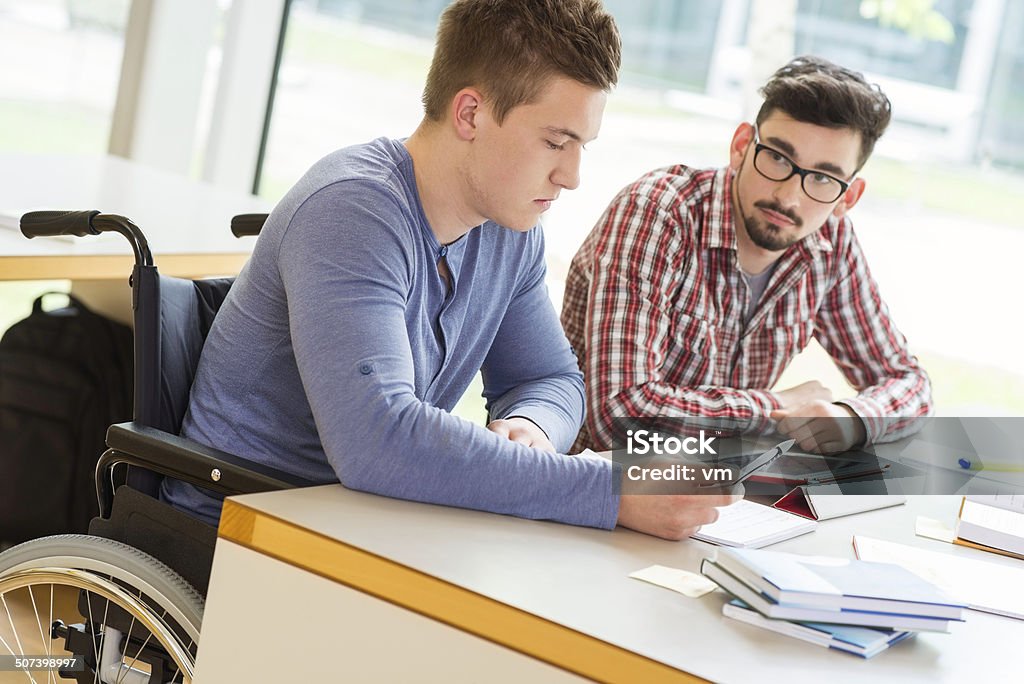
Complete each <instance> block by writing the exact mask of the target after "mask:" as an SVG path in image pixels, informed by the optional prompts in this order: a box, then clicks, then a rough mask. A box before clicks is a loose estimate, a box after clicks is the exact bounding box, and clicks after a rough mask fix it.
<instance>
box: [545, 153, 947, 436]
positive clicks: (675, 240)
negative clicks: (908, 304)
mask: <svg viewBox="0 0 1024 684" xmlns="http://www.w3.org/2000/svg"><path fill="white" fill-rule="evenodd" d="M732 178H733V173H732V171H730V170H729V169H721V170H714V169H710V170H697V169H690V168H687V167H685V166H681V165H680V166H673V167H669V168H666V169H659V170H657V171H653V172H651V173H649V174H647V175H645V176H643V177H642V178H640V180H638V181H637V182H635V183H633V184H632V185H630V186H629V187H627V188H625V189H624V190H623V191H622V192H620V193H619V195H618V196H617V197H616V198H615V200H614V201H613V202H612V204H611V205H610V206H609V207H608V209H607V210H606V211H605V213H604V215H603V216H602V217H601V219H600V221H598V224H597V226H596V227H595V228H594V230H593V231H591V233H590V235H589V236H588V237H587V239H586V240H585V241H584V243H583V246H582V247H581V248H580V250H579V252H577V254H576V256H575V257H574V258H573V261H572V266H571V267H570V269H569V277H568V279H567V281H566V289H565V298H564V305H563V308H562V325H563V327H564V328H565V332H566V335H567V336H568V338H569V342H570V343H571V344H572V345H573V347H574V348H575V350H576V353H577V354H578V355H579V359H580V366H581V368H582V370H583V373H584V375H585V376H586V381H587V404H588V411H587V419H586V422H585V423H584V426H583V431H582V432H581V433H580V437H579V439H578V440H577V443H576V446H577V447H590V448H594V449H607V448H610V447H611V445H612V442H613V423H612V420H613V419H614V418H626V417H646V418H680V419H684V418H694V417H700V418H709V419H726V420H728V421H730V422H731V423H732V424H734V425H736V426H737V427H738V429H742V430H748V429H750V430H755V429H759V428H763V427H766V426H767V425H768V420H767V416H768V413H769V412H770V411H771V410H773V409H775V408H779V407H780V404H779V402H778V400H777V398H776V397H775V395H774V394H773V393H772V392H770V391H768V390H769V389H770V388H771V387H773V386H774V385H775V382H776V381H777V380H778V379H779V376H780V375H781V374H782V372H783V371H784V370H785V368H786V366H788V365H789V363H790V361H791V360H792V359H793V357H794V356H796V355H797V353H799V352H800V351H801V350H802V349H803V348H804V347H805V346H807V343H808V342H809V341H810V339H811V337H814V338H815V339H817V340H818V342H819V343H820V344H821V345H822V347H824V349H825V350H826V351H827V352H828V353H829V355H830V356H831V357H832V358H833V359H834V360H835V362H836V364H837V365H838V367H839V369H840V370H841V371H842V372H843V375H845V376H846V379H847V380H848V381H849V383H850V384H851V385H852V386H853V387H855V388H856V389H857V391H858V394H857V396H856V397H855V398H852V399H847V400H844V401H843V403H844V404H846V405H847V406H849V407H850V408H852V409H853V411H854V412H855V413H856V414H857V415H858V416H860V417H861V419H862V420H863V421H864V426H865V428H866V431H867V438H868V441H869V443H870V442H874V441H884V440H887V439H895V438H896V437H899V436H901V435H902V434H904V433H907V432H911V431H912V430H913V427H912V426H911V425H910V423H911V422H912V420H911V419H912V418H913V417H917V416H926V415H928V414H930V413H931V408H932V405H931V384H930V382H929V380H928V375H927V374H926V373H925V372H924V370H923V369H922V368H921V367H920V366H919V365H918V363H917V359H916V358H914V357H913V356H911V355H910V353H909V352H908V350H907V344H906V339H905V338H904V337H903V335H902V334H901V333H900V332H899V330H897V329H896V326H895V325H893V322H892V320H891V319H890V317H889V311H888V308H887V307H886V305H885V303H884V302H883V301H882V298H881V296H879V294H878V287H877V285H876V284H875V281H874V279H873V278H872V277H871V273H870V271H869V270H868V265H867V262H866V260H865V258H864V254H863V252H862V251H861V247H860V244H859V243H858V241H857V237H856V235H854V232H853V226H852V224H851V223H850V221H849V220H848V219H847V218H845V217H844V218H841V219H836V218H835V217H834V216H830V217H829V220H828V222H826V223H825V224H824V225H823V226H822V227H821V228H820V229H819V230H818V231H816V232H814V233H812V234H810V235H808V236H807V237H805V238H804V239H803V240H801V241H800V242H798V243H797V244H795V245H793V246H792V247H790V248H789V249H787V250H786V252H785V253H784V254H783V255H782V257H781V258H780V259H779V260H778V262H777V266H776V268H775V272H774V273H773V274H772V276H771V279H770V281H769V283H768V286H767V289H766V290H765V292H764V295H763V296H762V298H761V301H760V303H759V304H758V305H757V309H756V310H755V312H754V315H753V317H752V318H751V319H750V321H749V323H744V313H745V312H746V310H747V305H748V299H749V296H750V295H749V291H748V289H747V285H746V283H745V282H744V280H743V277H742V275H741V273H740V270H739V265H738V262H737V255H736V233H735V229H734V227H733V219H732V201H731V199H730V198H731V186H732Z"/></svg>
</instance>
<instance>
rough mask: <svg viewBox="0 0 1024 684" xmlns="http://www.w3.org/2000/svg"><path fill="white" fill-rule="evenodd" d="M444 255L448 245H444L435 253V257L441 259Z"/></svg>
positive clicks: (446, 252)
mask: <svg viewBox="0 0 1024 684" xmlns="http://www.w3.org/2000/svg"><path fill="white" fill-rule="evenodd" d="M446 254H448V245H445V246H444V247H442V248H441V251H440V252H438V253H437V255H438V256H439V257H443V256H445V255H446Z"/></svg>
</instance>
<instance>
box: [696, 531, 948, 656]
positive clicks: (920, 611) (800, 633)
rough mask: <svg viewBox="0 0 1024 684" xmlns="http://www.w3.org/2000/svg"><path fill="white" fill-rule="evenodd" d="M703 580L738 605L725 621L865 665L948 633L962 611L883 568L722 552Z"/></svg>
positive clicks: (899, 571)
mask: <svg viewBox="0 0 1024 684" xmlns="http://www.w3.org/2000/svg"><path fill="white" fill-rule="evenodd" d="M701 572H702V573H703V574H704V575H706V576H707V577H708V578H710V579H712V580H713V581H714V582H716V583H717V584H718V585H719V586H721V587H722V588H723V589H725V590H726V591H728V592H729V593H731V594H732V595H734V596H735V597H736V598H737V599H739V600H740V601H741V602H742V604H740V603H733V604H726V606H725V608H724V610H723V612H724V614H725V615H726V616H728V617H732V618H736V619H742V620H744V621H745V622H749V623H751V624H754V625H757V626H759V627H764V628H766V629H772V630H773V631H777V632H781V633H783V634H787V635H789V636H794V637H798V638H803V639H806V640H808V641H813V642H815V643H819V644H821V645H825V646H831V647H833V648H837V649H839V650H843V651H848V652H851V653H856V654H857V655H861V656H863V657H866V658H869V657H871V656H872V655H875V654H876V653H879V652H880V651H882V650H884V649H885V648H887V647H888V646H890V645H891V644H894V643H896V642H898V641H900V640H902V639H904V638H906V637H907V636H909V634H911V633H914V632H921V631H927V632H948V631H949V626H950V623H951V622H960V621H963V612H964V609H965V608H966V605H965V604H964V603H963V602H961V601H958V600H956V599H954V598H951V597H950V596H948V595H946V594H945V593H943V592H942V591H941V590H940V589H938V588H937V587H935V586H934V585H933V584H931V583H929V582H927V581H925V580H924V579H921V578H920V577H918V576H917V575H915V574H913V573H912V572H910V571H909V570H906V569H904V568H902V567H900V566H898V565H892V564H889V563H872V562H868V561H861V560H848V559H845V558H826V557H819V556H799V555H796V554H791V553H781V552H777V551H763V550H756V549H720V550H719V552H718V556H717V558H716V559H715V560H711V559H708V558H706V559H704V561H703V562H702V564H701ZM836 626H844V627H857V628H867V629H866V630H847V631H844V630H842V629H838V628H837V627H836Z"/></svg>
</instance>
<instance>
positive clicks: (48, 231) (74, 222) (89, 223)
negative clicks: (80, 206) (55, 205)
mask: <svg viewBox="0 0 1024 684" xmlns="http://www.w3.org/2000/svg"><path fill="white" fill-rule="evenodd" d="M99 213H100V212H99V211H97V210H95V209H92V210H89V211H32V212H29V213H27V214H25V215H24V216H22V217H21V233H22V235H24V236H25V237H27V238H30V239H31V238H34V237H55V236H58V235H75V236H78V237H85V236H86V235H99V233H100V231H99V229H97V228H96V226H94V225H93V219H94V218H95V217H96V216H98V215H99Z"/></svg>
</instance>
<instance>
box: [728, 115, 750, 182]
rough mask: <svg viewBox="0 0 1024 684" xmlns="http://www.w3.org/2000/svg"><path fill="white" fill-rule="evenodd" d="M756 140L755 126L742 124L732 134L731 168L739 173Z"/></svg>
mask: <svg viewBox="0 0 1024 684" xmlns="http://www.w3.org/2000/svg"><path fill="white" fill-rule="evenodd" d="M753 139H754V125H753V124H749V123H741V124H740V125H739V126H737V127H736V132H735V133H733V134H732V143H731V144H730V145H729V168H730V169H732V170H733V171H739V169H740V166H741V165H742V164H743V156H744V155H745V154H746V152H747V148H748V147H749V146H750V142H751V141H752V140H753Z"/></svg>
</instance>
